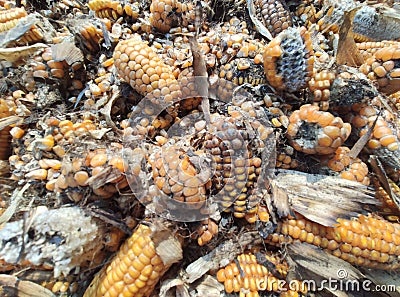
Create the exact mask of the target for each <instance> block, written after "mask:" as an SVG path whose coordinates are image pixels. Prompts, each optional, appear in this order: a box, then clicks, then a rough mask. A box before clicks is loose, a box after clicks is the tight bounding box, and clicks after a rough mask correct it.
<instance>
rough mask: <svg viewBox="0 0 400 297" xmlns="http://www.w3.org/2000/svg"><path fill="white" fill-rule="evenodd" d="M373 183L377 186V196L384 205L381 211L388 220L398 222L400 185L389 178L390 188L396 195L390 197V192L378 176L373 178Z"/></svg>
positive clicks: (399, 215) (399, 216)
mask: <svg viewBox="0 0 400 297" xmlns="http://www.w3.org/2000/svg"><path fill="white" fill-rule="evenodd" d="M372 184H373V185H374V188H375V197H376V198H377V199H378V200H379V201H381V202H382V206H381V207H380V211H381V213H382V215H383V216H385V218H386V219H387V220H388V221H392V222H398V221H399V218H400V208H399V203H400V199H399V197H400V188H399V186H398V185H397V184H396V183H395V182H394V181H393V180H391V179H390V178H388V184H389V187H390V190H391V191H392V194H393V195H394V197H393V198H392V197H390V195H389V194H388V192H386V190H385V189H384V188H383V187H382V185H381V183H380V182H379V180H378V178H373V179H372ZM394 200H396V201H394Z"/></svg>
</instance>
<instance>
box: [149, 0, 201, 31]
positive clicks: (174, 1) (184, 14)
mask: <svg viewBox="0 0 400 297" xmlns="http://www.w3.org/2000/svg"><path fill="white" fill-rule="evenodd" d="M178 16H179V17H178ZM194 19H195V13H194V6H193V5H192V4H191V3H190V2H189V3H188V2H180V1H179V0H152V2H151V5H150V23H151V25H152V26H153V27H154V28H156V29H157V30H159V31H160V32H163V33H167V32H169V30H170V29H171V28H172V26H174V25H178V24H179V23H181V25H182V26H183V27H187V26H188V25H189V24H191V23H193V22H194Z"/></svg>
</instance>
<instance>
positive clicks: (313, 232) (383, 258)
mask: <svg viewBox="0 0 400 297" xmlns="http://www.w3.org/2000/svg"><path fill="white" fill-rule="evenodd" d="M337 222H338V223H337V225H336V226H334V227H325V226H322V225H320V224H317V223H314V222H312V221H309V220H307V219H305V218H302V217H300V216H299V217H298V218H297V219H290V220H286V221H284V222H283V223H281V224H280V225H279V226H278V230H277V233H275V234H272V235H270V236H269V238H268V239H267V241H270V242H273V243H284V242H286V243H288V242H292V241H293V240H300V241H302V242H307V243H309V244H313V245H315V246H319V247H321V248H322V249H323V250H325V251H327V252H328V253H330V254H332V255H334V256H337V257H339V258H341V259H343V260H345V261H348V262H350V263H351V264H354V265H359V266H365V267H371V268H377V269H386V270H391V269H398V268H400V259H399V256H400V225H399V224H395V223H391V222H388V221H386V220H384V219H382V218H380V217H375V216H372V215H368V216H365V215H360V216H359V217H358V218H353V219H350V220H347V219H340V218H339V219H338V220H337Z"/></svg>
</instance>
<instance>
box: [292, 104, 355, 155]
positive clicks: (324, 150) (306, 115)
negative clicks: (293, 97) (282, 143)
mask: <svg viewBox="0 0 400 297" xmlns="http://www.w3.org/2000/svg"><path fill="white" fill-rule="evenodd" d="M289 121H290V124H289V126H288V129H287V137H288V139H289V141H290V143H291V144H292V146H293V147H294V148H295V149H296V150H298V151H301V152H303V153H306V154H321V155H326V154H331V153H333V152H335V150H336V148H338V147H339V146H341V145H342V144H343V142H344V141H345V140H346V139H347V138H348V137H349V135H350V132H351V125H350V124H349V123H343V120H342V119H341V118H339V117H335V116H333V115H332V114H331V113H329V112H326V111H320V110H319V108H318V106H312V105H310V104H306V105H303V106H301V107H300V110H296V111H294V112H293V113H292V114H291V115H290V117H289Z"/></svg>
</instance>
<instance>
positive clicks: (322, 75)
mask: <svg viewBox="0 0 400 297" xmlns="http://www.w3.org/2000/svg"><path fill="white" fill-rule="evenodd" d="M335 77H336V73H335V72H333V71H329V70H322V71H320V72H316V73H314V75H313V76H312V78H311V80H310V81H309V82H308V88H309V89H310V91H311V92H312V93H313V100H314V104H318V105H319V107H320V110H323V111H326V110H328V108H329V102H328V100H329V96H330V88H331V85H332V83H333V81H334V80H335Z"/></svg>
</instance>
